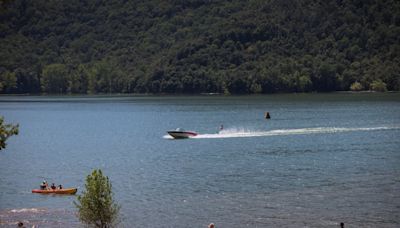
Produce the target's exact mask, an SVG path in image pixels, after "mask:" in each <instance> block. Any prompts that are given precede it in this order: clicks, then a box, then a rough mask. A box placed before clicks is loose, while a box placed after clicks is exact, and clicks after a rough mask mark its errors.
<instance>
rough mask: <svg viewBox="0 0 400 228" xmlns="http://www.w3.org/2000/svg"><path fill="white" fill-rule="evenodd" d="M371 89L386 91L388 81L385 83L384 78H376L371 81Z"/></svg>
mask: <svg viewBox="0 0 400 228" xmlns="http://www.w3.org/2000/svg"><path fill="white" fill-rule="evenodd" d="M370 88H371V90H373V91H377V92H386V91H387V87H386V83H384V82H383V81H382V80H375V81H373V82H372V83H371V85H370Z"/></svg>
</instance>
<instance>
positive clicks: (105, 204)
mask: <svg viewBox="0 0 400 228" xmlns="http://www.w3.org/2000/svg"><path fill="white" fill-rule="evenodd" d="M111 187H112V186H111V182H110V180H109V178H108V177H107V176H104V175H103V173H102V171H101V170H100V169H99V170H93V171H92V173H91V174H90V175H88V176H87V177H86V184H85V190H84V191H83V193H82V195H79V196H78V198H77V200H78V202H74V204H75V206H76V207H77V208H78V217H79V220H80V221H82V222H83V223H84V224H86V225H88V226H90V227H99V228H107V227H114V226H116V225H117V221H118V213H119V208H120V207H119V206H118V205H117V204H116V203H115V202H114V199H113V193H112V188H111Z"/></svg>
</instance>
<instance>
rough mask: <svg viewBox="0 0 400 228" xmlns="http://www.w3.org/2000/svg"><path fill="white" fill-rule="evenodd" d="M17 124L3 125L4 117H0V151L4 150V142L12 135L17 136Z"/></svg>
mask: <svg viewBox="0 0 400 228" xmlns="http://www.w3.org/2000/svg"><path fill="white" fill-rule="evenodd" d="M18 127H19V126H18V124H17V125H12V124H5V123H4V117H2V116H0V150H1V149H4V148H6V146H7V144H6V141H7V139H8V138H9V137H11V136H12V135H18Z"/></svg>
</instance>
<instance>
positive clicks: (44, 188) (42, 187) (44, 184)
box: [40, 180, 49, 190]
mask: <svg viewBox="0 0 400 228" xmlns="http://www.w3.org/2000/svg"><path fill="white" fill-rule="evenodd" d="M48 188H49V186H48V184H47V181H45V180H44V181H43V182H42V184H41V185H40V189H41V190H46V189H48Z"/></svg>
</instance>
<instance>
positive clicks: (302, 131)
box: [192, 126, 400, 139]
mask: <svg viewBox="0 0 400 228" xmlns="http://www.w3.org/2000/svg"><path fill="white" fill-rule="evenodd" d="M397 129H400V126H392V127H368V128H367V127H365V128H363V127H361V128H345V127H317V128H298V129H278V130H271V131H250V130H245V129H226V130H223V131H221V132H219V133H216V134H199V135H197V136H196V137H192V139H214V138H245V137H263V136H264V137H265V136H286V135H308V134H332V133H341V132H352V131H383V130H397Z"/></svg>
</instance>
